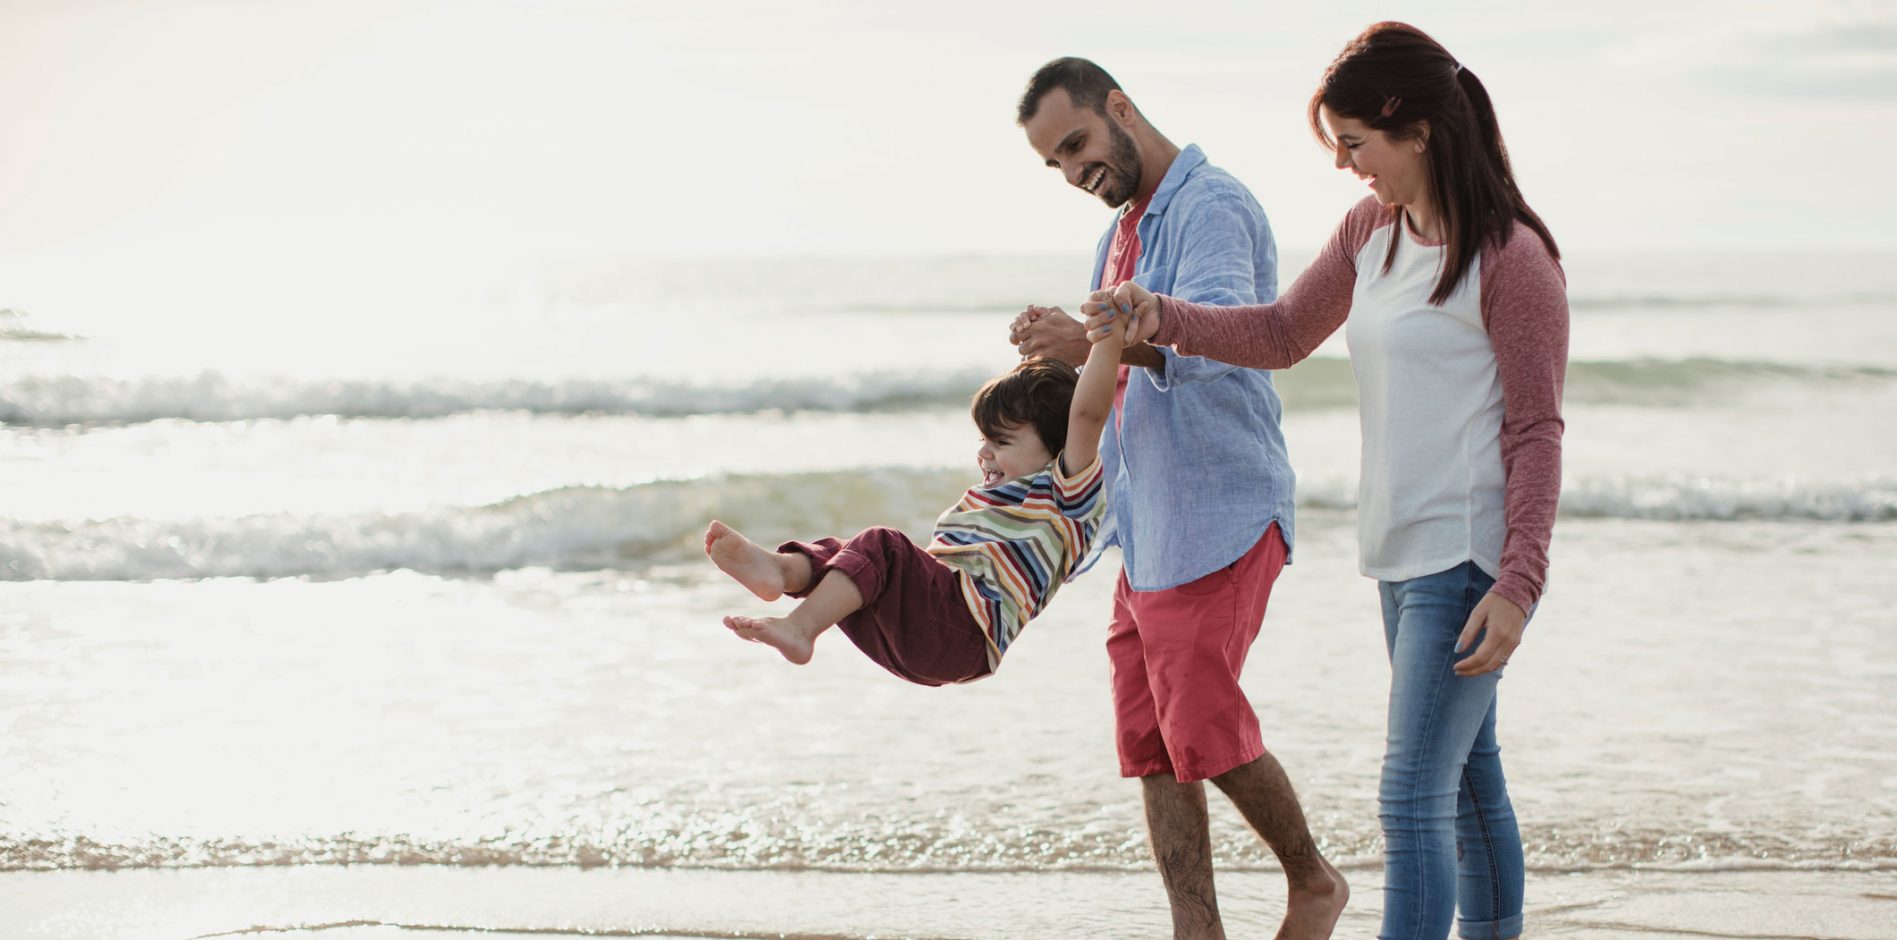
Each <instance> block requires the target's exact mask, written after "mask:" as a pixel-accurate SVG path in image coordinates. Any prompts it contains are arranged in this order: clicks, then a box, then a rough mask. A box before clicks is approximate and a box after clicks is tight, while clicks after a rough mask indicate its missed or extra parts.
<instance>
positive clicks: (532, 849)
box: [0, 813, 1897, 874]
mask: <svg viewBox="0 0 1897 940" xmlns="http://www.w3.org/2000/svg"><path fill="white" fill-rule="evenodd" d="M1325 842H1326V845H1325V851H1326V854H1327V855H1328V856H1329V857H1330V859H1331V861H1332V862H1333V863H1334V864H1337V865H1338V866H1339V867H1340V868H1345V869H1365V868H1374V867H1378V866H1379V865H1380V863H1381V858H1382V853H1383V840H1382V837H1381V835H1380V834H1378V833H1376V832H1375V831H1374V827H1354V828H1352V829H1351V830H1350V831H1345V832H1336V831H1333V832H1330V833H1329V834H1327V836H1326V839H1325ZM1522 842H1523V844H1524V847H1525V848H1526V849H1527V858H1526V862H1527V865H1528V868H1529V869H1530V870H1532V871H1537V872H1544V873H1558V872H1578V871H1629V870H1642V869H1660V870H1669V871H1699V872H1709V871H1759V870H1798V871H1893V870H1897V843H1894V842H1892V840H1891V839H1890V838H1889V837H1888V834H1885V835H1881V836H1880V835H1878V834H1874V833H1872V832H1870V831H1860V832H1850V833H1838V834H1834V835H1828V836H1824V837H1818V836H1809V837H1806V836H1800V837H1792V836H1788V835H1779V834H1774V833H1769V832H1765V833H1755V834H1735V833H1727V832H1695V831H1691V830H1681V829H1676V828H1668V829H1657V828H1656V829H1642V828H1615V829H1612V830H1606V831H1597V830H1594V829H1592V828H1587V827H1570V826H1561V825H1552V826H1534V825H1524V826H1523V828H1522ZM1218 843H1219V844H1218V845H1217V846H1216V850H1217V852H1218V853H1219V857H1220V859H1221V862H1220V866H1221V868H1229V869H1230V870H1232V871H1270V870H1274V869H1275V868H1276V867H1277V865H1276V861H1275V859H1273V858H1272V856H1271V853H1270V850H1269V849H1268V848H1265V847H1264V846H1261V845H1260V844H1259V843H1258V841H1257V839H1256V838H1255V837H1253V836H1251V835H1250V834H1249V833H1234V834H1233V836H1232V837H1230V838H1223V839H1219V840H1218ZM1145 845H1146V843H1145V840H1144V838H1143V837H1142V833H1141V832H1140V830H1139V829H1137V828H1136V827H1129V828H1122V827H1117V826H1103V827H1087V828H1072V827H1069V828H1062V827H1059V826H1054V825H1049V826H1046V827H1039V826H1036V827H1028V828H1021V827H1014V828H1003V829H989V828H985V827H973V826H967V825H961V826H954V825H944V824H943V821H942V820H938V819H929V818H913V817H912V818H907V819H876V820H872V821H865V822H842V823H837V824H834V825H825V826H821V827H819V826H806V825H770V826H763V827H755V826H751V825H748V824H743V823H740V824H736V825H734V823H733V818H732V816H731V815H729V814H725V813H716V814H710V815H705V816H692V817H687V818H683V819H675V820H673V825H671V826H667V827H661V828H656V829H655V828H650V827H647V826H643V825H639V826H635V825H630V824H628V825H619V826H614V827H612V828H611V829H601V830H592V829H570V830H567V831H564V832H561V833H560V834H558V835H536V834H533V833H529V832H513V831H506V832H498V833H495V834H493V835H491V836H488V837H485V838H479V839H441V840H433V839H427V838H423V837H419V836H414V835H408V834H392V835H382V836H374V835H367V834H358V833H344V834H339V835H334V836H306V837H300V838H285V839H256V840H251V839H244V838H189V837H166V836H163V835H157V834H154V835H149V836H143V837H137V838H133V839H130V840H125V841H112V840H105V839H95V838H91V837H87V836H83V835H62V836H56V837H50V838H49V837H21V836H0V871H43V870H54V869H90V870H121V869H139V868H201V867H212V866H237V865H242V866H260V867H275V866H290V865H444V866H465V867H480V866H492V865H528V866H572V867H580V868H597V867H625V868H696V869H712V870H727V871H785V872H796V871H832V872H889V873H906V874H917V873H942V872H991V873H1000V872H1047V871H1067V872H1114V871H1127V872H1137V871H1146V870H1149V869H1150V867H1151V864H1152V861H1151V857H1150V856H1149V855H1148V854H1147V852H1146V848H1145Z"/></svg>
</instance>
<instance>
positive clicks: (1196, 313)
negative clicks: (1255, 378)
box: [1152, 198, 1390, 369]
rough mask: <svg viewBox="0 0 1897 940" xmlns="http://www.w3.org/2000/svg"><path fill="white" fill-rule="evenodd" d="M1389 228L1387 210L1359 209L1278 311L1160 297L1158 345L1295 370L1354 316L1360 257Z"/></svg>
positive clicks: (1275, 306) (1372, 202)
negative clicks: (1382, 229)
mask: <svg viewBox="0 0 1897 940" xmlns="http://www.w3.org/2000/svg"><path fill="white" fill-rule="evenodd" d="M1389 221H1390V216H1389V212H1388V210H1385V209H1383V208H1382V207H1380V206H1378V205H1377V201H1376V199H1374V198H1367V199H1365V200H1364V201H1363V202H1360V203H1358V204H1357V205H1356V206H1355V207H1353V208H1352V209H1351V210H1350V213H1349V214H1348V215H1346V216H1344V221H1343V222H1342V223H1341V224H1339V225H1338V226H1337V231H1335V232H1333V233H1332V234H1331V238H1330V241H1328V242H1326V243H1325V245H1324V250H1323V251H1322V252H1319V253H1318V256H1317V260H1315V261H1313V262H1311V266H1310V267H1308V268H1305V269H1304V273H1302V274H1299V275H1298V279H1297V280H1296V281H1294V282H1292V284H1291V289H1290V290H1288V291H1285V293H1284V296H1283V297H1281V298H1279V299H1278V301H1277V302H1276V303H1269V304H1254V305H1250V306H1243V307H1213V306H1207V305H1205V304H1194V303H1187V302H1185V301H1183V300H1179V299H1177V298H1173V297H1167V296H1165V295H1161V296H1160V298H1159V332H1158V333H1156V334H1155V335H1154V336H1153V340H1152V342H1153V344H1154V345H1157V346H1171V347H1172V348H1173V349H1175V350H1177V351H1178V352H1179V353H1180V354H1181V355H1186V356H1204V357H1206V358H1207V359H1216V360H1218V361H1220V362H1229V363H1232V364H1233V365H1239V366H1246V367H1249V368H1253V369H1283V368H1287V367H1289V366H1291V365H1292V364H1294V363H1296V362H1298V361H1300V360H1302V359H1303V358H1304V357H1306V356H1309V355H1310V354H1311V353H1312V352H1313V351H1314V350H1316V349H1317V347H1318V346H1319V345H1320V344H1321V343H1323V342H1324V340H1325V339H1326V338H1327V337H1329V336H1330V335H1331V334H1332V333H1335V332H1337V327H1338V326H1339V325H1340V324H1342V323H1343V322H1344V318H1345V317H1346V316H1348V315H1349V314H1350V297H1351V292H1352V291H1353V290H1355V289H1356V286H1357V252H1358V251H1359V250H1361V249H1362V248H1363V246H1364V243H1365V242H1367V241H1369V240H1370V234H1371V233H1372V232H1374V231H1376V229H1377V227H1378V226H1379V225H1388V224H1389Z"/></svg>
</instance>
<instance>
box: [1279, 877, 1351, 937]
mask: <svg viewBox="0 0 1897 940" xmlns="http://www.w3.org/2000/svg"><path fill="white" fill-rule="evenodd" d="M1317 861H1318V864H1320V865H1322V866H1324V874H1326V875H1328V876H1330V878H1329V880H1330V883H1329V884H1328V885H1293V886H1292V888H1291V894H1290V897H1289V898H1288V899H1287V900H1286V901H1285V906H1284V926H1282V927H1280V928H1278V940H1327V938H1328V937H1330V935H1331V932H1332V931H1334V930H1336V929H1337V919H1338V918H1339V917H1342V916H1344V905H1345V904H1348V903H1350V884H1349V883H1348V882H1346V881H1344V876H1343V875H1342V874H1341V873H1339V872H1338V871H1337V869H1335V868H1332V867H1331V863H1330V862H1328V861H1325V860H1324V859H1322V858H1320V859H1318V860H1317Z"/></svg>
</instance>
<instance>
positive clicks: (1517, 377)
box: [1482, 227, 1568, 610]
mask: <svg viewBox="0 0 1897 940" xmlns="http://www.w3.org/2000/svg"><path fill="white" fill-rule="evenodd" d="M1482 321H1483V324H1484V325H1485V326H1486V327H1488V331H1489V343H1490V345H1492V346H1494V347H1495V371H1496V375H1497V377H1498V378H1499V379H1500V380H1501V383H1502V441H1501V446H1502V474H1503V479H1504V480H1505V481H1506V482H1505V483H1504V488H1503V490H1502V516H1503V519H1504V524H1505V526H1506V534H1505V535H1504V536H1503V539H1502V560H1501V565H1502V575H1501V577H1500V578H1497V579H1496V582H1495V587H1494V588H1493V589H1492V590H1493V591H1494V592H1495V593H1497V594H1500V595H1502V596H1503V597H1506V598H1508V599H1509V600H1512V601H1514V602H1515V603H1516V604H1518V605H1520V606H1521V607H1522V609H1523V610H1526V609H1528V608H1530V607H1533V606H1534V605H1535V602H1536V601H1538V600H1540V599H1541V591H1542V586H1543V583H1544V582H1545V581H1546V580H1547V576H1548V542H1549V540H1550V539H1551V538H1552V537H1553V535H1554V519H1555V509H1556V506H1557V504H1558V503H1559V502H1560V500H1561V435H1562V432H1563V431H1565V430H1566V428H1567V423H1566V421H1565V420H1563V419H1562V417H1561V389H1562V385H1563V383H1564V382H1565V381H1566V378H1567V368H1568V294H1567V280H1566V278H1565V276H1564V275H1563V274H1562V272H1561V266H1560V264H1559V263H1558V262H1556V261H1555V260H1554V259H1553V258H1551V257H1549V256H1548V253H1547V252H1546V251H1545V250H1544V249H1543V248H1542V246H1541V241H1540V239H1538V238H1536V237H1535V234H1534V233H1533V232H1532V231H1529V230H1528V229H1526V228H1525V227H1518V228H1517V229H1516V230H1515V233H1514V235H1513V237H1511V238H1510V239H1509V243H1508V245H1506V246H1505V247H1502V248H1498V249H1491V250H1490V251H1489V252H1488V253H1486V254H1485V255H1484V257H1483V273H1482Z"/></svg>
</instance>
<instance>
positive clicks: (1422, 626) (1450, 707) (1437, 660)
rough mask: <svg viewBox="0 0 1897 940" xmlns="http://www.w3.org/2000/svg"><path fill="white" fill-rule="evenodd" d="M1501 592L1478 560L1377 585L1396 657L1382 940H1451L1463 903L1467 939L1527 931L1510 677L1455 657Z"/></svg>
mask: <svg viewBox="0 0 1897 940" xmlns="http://www.w3.org/2000/svg"><path fill="white" fill-rule="evenodd" d="M1494 583H1495V579H1494V578H1491V577H1489V576H1488V575H1487V574H1485V573H1483V571H1482V569H1480V568H1478V567H1476V565H1475V563H1474V562H1464V563H1462V564H1460V565H1457V566H1456V567H1454V568H1451V569H1449V570H1448V571H1443V572H1439V573H1437V574H1432V575H1425V576H1423V577H1420V578H1412V579H1410V580H1408V581H1395V582H1391V581H1383V582H1379V583H1378V589H1379V591H1380V592H1381V594H1382V595H1383V634H1384V639H1385V642H1386V643H1387V645H1388V646H1389V651H1390V730H1389V737H1388V739H1387V743H1386V745H1385V750H1384V755H1383V780H1382V783H1381V784H1380V786H1379V787H1378V793H1377V799H1378V816H1379V818H1380V819H1381V820H1382V822H1383V841H1384V862H1383V931H1382V933H1380V934H1378V936H1379V938H1380V940H1443V938H1445V937H1448V936H1449V927H1450V921H1451V920H1452V919H1453V918H1454V916H1455V913H1456V909H1457V907H1458V906H1460V907H1461V910H1462V922H1461V930H1460V934H1461V936H1462V937H1464V938H1466V940H1506V938H1510V937H1518V936H1520V935H1521V932H1522V838H1521V832H1520V831H1519V830H1518V829H1517V828H1516V826H1515V810H1514V808H1513V807H1512V806H1510V805H1509V801H1508V784H1507V782H1506V781H1505V780H1503V778H1502V752H1501V748H1500V747H1498V746H1497V745H1496V743H1495V690H1496V684H1497V683H1498V682H1499V681H1500V679H1501V676H1502V670H1499V669H1498V670H1496V671H1495V672H1491V673H1488V674H1486V675H1481V676H1473V677H1465V676H1458V675H1456V674H1455V672H1454V671H1453V669H1452V667H1453V666H1454V664H1455V661H1456V660H1458V659H1461V658H1463V657H1464V656H1467V655H1468V654H1469V653H1471V652H1473V651H1474V650H1475V645H1474V644H1471V645H1470V647H1469V648H1468V649H1466V650H1464V651H1463V652H1462V653H1460V654H1458V653H1456V652H1455V647H1456V638H1457V637H1458V636H1459V635H1461V633H1462V627H1463V625H1464V624H1465V623H1467V622H1468V619H1469V614H1470V612H1471V611H1473V610H1475V605H1476V603H1477V602H1478V601H1480V600H1482V597H1483V595H1485V594H1487V593H1488V590H1489V587H1490V585H1492V584H1494ZM1477 642H1480V638H1478V640H1477Z"/></svg>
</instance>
